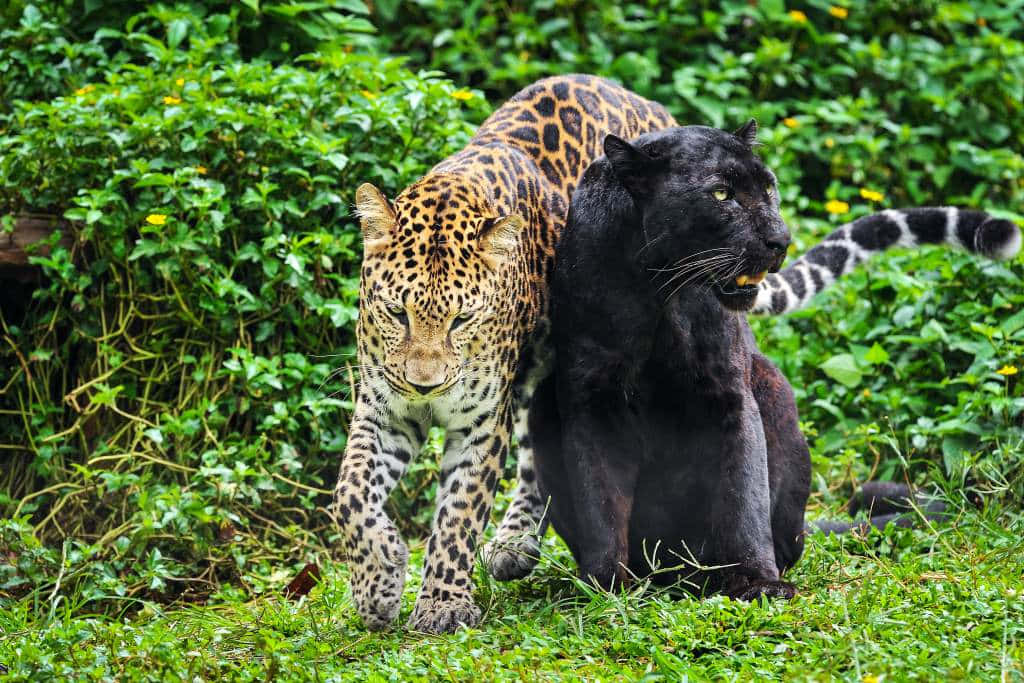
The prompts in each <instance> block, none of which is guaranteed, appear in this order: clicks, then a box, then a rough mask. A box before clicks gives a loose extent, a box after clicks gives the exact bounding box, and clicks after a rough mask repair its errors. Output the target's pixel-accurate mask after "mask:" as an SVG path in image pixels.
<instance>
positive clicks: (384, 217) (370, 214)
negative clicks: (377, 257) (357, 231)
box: [356, 183, 395, 254]
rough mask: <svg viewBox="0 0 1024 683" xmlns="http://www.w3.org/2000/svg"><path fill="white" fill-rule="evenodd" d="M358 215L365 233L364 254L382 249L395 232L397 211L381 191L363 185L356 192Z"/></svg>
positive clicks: (366, 184) (368, 184)
mask: <svg viewBox="0 0 1024 683" xmlns="http://www.w3.org/2000/svg"><path fill="white" fill-rule="evenodd" d="M356 215H357V216H359V225H360V227H361V228H362V231H363V252H364V253H366V254H370V253H373V252H374V251H377V250H379V249H381V248H382V247H383V246H384V245H385V244H387V243H388V240H389V239H390V238H391V235H392V234H393V233H394V230H395V211H394V209H392V208H391V203H390V202H389V201H388V200H387V197H385V196H384V195H383V194H382V193H381V191H380V190H378V189H377V188H376V187H374V186H373V185H371V184H370V183H363V184H362V185H360V186H359V188H358V189H357V190H356Z"/></svg>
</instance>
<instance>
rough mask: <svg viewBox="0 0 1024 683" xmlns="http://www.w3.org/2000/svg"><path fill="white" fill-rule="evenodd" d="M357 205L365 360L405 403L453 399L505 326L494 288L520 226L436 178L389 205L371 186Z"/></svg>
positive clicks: (467, 190) (456, 182) (474, 191)
mask: <svg viewBox="0 0 1024 683" xmlns="http://www.w3.org/2000/svg"><path fill="white" fill-rule="evenodd" d="M356 200H357V210H358V212H359V215H360V218H361V223H362V228H363V240H364V251H365V253H364V259H363V270H362V278H361V284H360V287H361V290H360V294H361V307H360V326H361V328H362V329H361V334H360V338H361V339H362V340H365V341H366V344H365V345H364V348H365V351H367V352H368V355H369V356H370V358H369V363H370V364H372V365H373V366H374V368H375V369H377V370H378V371H379V375H380V376H382V377H383V379H384V380H385V381H386V382H387V384H388V385H389V386H390V388H391V389H392V390H393V391H394V392H396V393H397V394H399V395H401V396H403V397H404V398H405V399H406V400H408V401H414V402H420V401H428V400H432V399H435V398H438V397H440V396H443V395H446V394H449V393H452V391H453V389H455V388H456V387H459V386H460V385H461V384H462V382H463V381H464V380H466V379H467V378H471V377H473V376H474V375H475V374H476V370H477V368H478V366H479V364H480V363H482V362H483V358H482V356H483V355H484V354H485V353H486V352H487V351H488V349H489V347H490V346H492V344H490V343H489V340H492V339H494V338H496V337H497V336H499V334H500V329H498V327H499V326H500V325H501V324H502V322H503V321H505V320H507V319H508V317H507V316H504V315H501V313H502V312H503V311H504V310H505V309H506V307H507V302H506V301H505V299H506V298H507V297H504V296H502V293H503V291H504V289H503V288H502V284H501V283H502V279H503V275H504V274H505V271H506V266H507V265H508V263H509V261H510V260H511V258H512V255H513V252H514V250H515V248H516V245H517V244H518V238H519V232H520V230H521V228H522V221H521V219H520V218H519V217H518V216H500V215H498V214H497V213H496V212H495V211H494V210H493V209H492V208H491V205H490V202H489V201H488V199H487V195H486V192H484V191H482V190H481V189H480V188H473V187H470V186H467V184H466V182H465V180H464V179H455V178H451V179H448V178H445V177H444V176H443V175H438V174H434V175H433V176H431V177H430V178H429V179H427V180H426V181H421V182H420V183H417V184H414V185H412V186H410V187H409V188H407V189H406V190H405V191H404V192H402V194H401V195H399V196H398V198H397V199H396V200H395V202H394V203H393V204H392V203H390V202H388V201H387V199H385V198H384V196H383V195H382V194H381V193H380V192H379V191H377V190H376V188H374V187H373V186H371V185H363V186H361V187H360V188H359V190H358V191H357V193H356ZM364 362H366V361H364Z"/></svg>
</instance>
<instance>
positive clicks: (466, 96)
mask: <svg viewBox="0 0 1024 683" xmlns="http://www.w3.org/2000/svg"><path fill="white" fill-rule="evenodd" d="M452 97H454V98H455V99H457V100H462V101H463V102H465V101H466V100H471V99H473V93H471V92H470V91H468V90H456V91H455V92H453V93H452Z"/></svg>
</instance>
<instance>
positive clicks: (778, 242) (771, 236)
mask: <svg viewBox="0 0 1024 683" xmlns="http://www.w3.org/2000/svg"><path fill="white" fill-rule="evenodd" d="M791 241H792V240H791V238H790V236H789V230H786V229H785V228H781V229H780V228H776V229H774V230H772V231H770V232H769V233H768V234H767V235H765V236H764V243H765V246H767V247H768V248H769V249H771V250H772V251H775V252H779V253H782V254H784V253H786V249H788V248H789V243H790V242H791Z"/></svg>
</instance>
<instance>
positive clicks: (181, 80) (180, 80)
mask: <svg viewBox="0 0 1024 683" xmlns="http://www.w3.org/2000/svg"><path fill="white" fill-rule="evenodd" d="M174 84H175V85H176V86H178V87H179V88H180V87H181V86H183V85H185V79H184V78H179V79H178V80H176V81H174Z"/></svg>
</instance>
